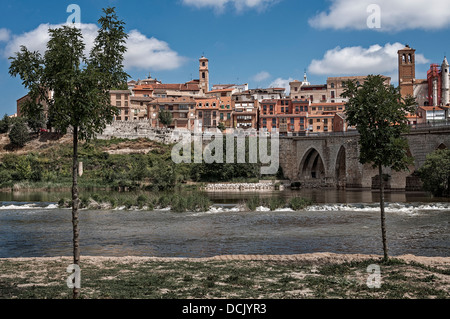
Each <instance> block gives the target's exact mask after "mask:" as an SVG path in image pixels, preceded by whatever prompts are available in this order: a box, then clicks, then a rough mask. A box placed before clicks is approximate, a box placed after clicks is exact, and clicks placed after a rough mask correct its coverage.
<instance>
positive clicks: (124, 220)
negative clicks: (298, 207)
mask: <svg viewBox="0 0 450 319" xmlns="http://www.w3.org/2000/svg"><path fill="white" fill-rule="evenodd" d="M275 194H276V195H279V196H283V197H292V196H303V197H308V198H312V199H313V200H314V201H315V202H316V205H314V206H312V207H310V208H309V209H307V210H304V211H299V212H294V211H290V210H284V211H275V212H270V211H258V212H242V211H238V210H236V209H234V210H233V209H217V208H215V209H211V210H210V211H208V212H204V213H183V214H177V213H173V212H170V211H150V212H148V211H124V210H123V211H121V210H114V211H81V213H80V227H81V234H80V236H81V238H80V240H81V252H82V255H85V256H88V255H92V256H129V255H135V256H160V257H210V256H216V255H228V254H301V253H312V252H335V253H352V254H354V253H364V254H382V246H381V239H380V238H381V234H380V226H379V225H380V222H379V210H378V205H377V202H378V194H377V192H371V191H361V190H358V191H349V190H347V191H342V190H323V189H322V190H302V191H300V192H293V191H289V190H288V191H283V192H272V193H264V194H261V196H272V195H275ZM254 195H255V193H238V192H237V193H223V192H222V193H212V194H210V197H211V198H212V199H213V201H214V202H216V203H238V202H239V201H240V200H242V199H244V198H247V197H249V196H254ZM58 196H60V197H64V196H66V197H67V196H68V195H64V194H46V193H42V192H41V193H40V192H37V193H20V194H18V193H9V194H5V193H3V194H0V201H2V202H3V204H2V207H0V243H1V246H0V258H6V257H39V256H70V255H71V254H72V224H71V210H70V209H59V208H57V207H56V206H55V205H51V204H49V203H47V204H43V203H40V204H39V205H36V204H34V205H33V204H29V205H23V206H22V207H21V209H18V208H17V207H15V206H8V203H5V202H6V201H21V202H35V201H49V202H51V201H52V200H53V201H54V199H52V198H54V197H58ZM386 201H387V202H388V205H387V233H388V244H389V248H390V253H391V254H392V255H400V254H415V255H422V256H450V232H449V226H450V204H449V203H448V202H446V203H444V202H443V201H442V200H441V201H440V202H441V203H437V202H438V201H437V200H436V199H432V198H430V197H427V196H425V195H424V194H421V193H394V192H393V193H388V194H387V196H386ZM10 204H11V203H10ZM36 206H37V207H36Z"/></svg>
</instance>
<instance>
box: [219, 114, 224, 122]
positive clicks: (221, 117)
mask: <svg viewBox="0 0 450 319" xmlns="http://www.w3.org/2000/svg"><path fill="white" fill-rule="evenodd" d="M223 118H224V116H223V113H220V120H221V121H223Z"/></svg>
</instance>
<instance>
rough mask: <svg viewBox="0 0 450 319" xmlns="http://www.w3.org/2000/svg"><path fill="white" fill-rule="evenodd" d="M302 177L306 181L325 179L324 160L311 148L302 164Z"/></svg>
mask: <svg viewBox="0 0 450 319" xmlns="http://www.w3.org/2000/svg"><path fill="white" fill-rule="evenodd" d="M300 177H301V178H302V179H304V180H320V179H323V178H325V165H324V162H323V158H322V156H321V155H320V153H319V152H318V151H317V150H316V149H315V148H310V149H309V150H308V151H306V153H305V155H304V156H303V158H302V161H301V162H300Z"/></svg>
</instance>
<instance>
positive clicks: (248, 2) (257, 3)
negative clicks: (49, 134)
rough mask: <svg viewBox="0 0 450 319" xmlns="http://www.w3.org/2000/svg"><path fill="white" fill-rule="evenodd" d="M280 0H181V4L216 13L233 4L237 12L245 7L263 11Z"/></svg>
mask: <svg viewBox="0 0 450 319" xmlns="http://www.w3.org/2000/svg"><path fill="white" fill-rule="evenodd" d="M279 1H280V0H182V2H183V4H185V5H188V6H193V7H196V8H198V9H200V8H212V9H214V10H215V11H216V12H217V13H222V12H224V11H225V9H226V7H227V6H234V8H235V10H236V11H237V12H242V11H244V10H246V9H254V10H257V11H263V10H265V9H266V8H267V7H268V6H270V5H273V4H275V3H277V2H279Z"/></svg>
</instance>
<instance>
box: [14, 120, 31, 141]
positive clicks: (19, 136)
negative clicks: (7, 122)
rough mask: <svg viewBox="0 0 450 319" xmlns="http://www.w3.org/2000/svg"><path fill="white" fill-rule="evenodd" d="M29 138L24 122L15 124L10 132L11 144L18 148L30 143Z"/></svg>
mask: <svg viewBox="0 0 450 319" xmlns="http://www.w3.org/2000/svg"><path fill="white" fill-rule="evenodd" d="M28 138H29V133H28V128H27V126H26V125H25V123H23V122H22V121H18V122H17V123H15V124H14V125H13V127H12V128H11V131H10V132H9V139H10V141H11V144H12V145H14V146H16V147H24V146H25V144H26V142H27V141H28Z"/></svg>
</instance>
